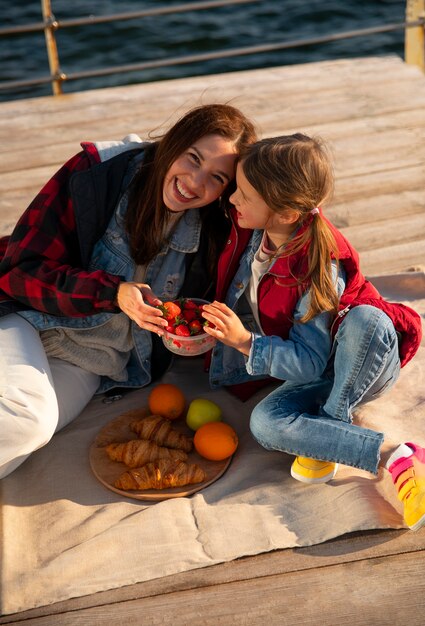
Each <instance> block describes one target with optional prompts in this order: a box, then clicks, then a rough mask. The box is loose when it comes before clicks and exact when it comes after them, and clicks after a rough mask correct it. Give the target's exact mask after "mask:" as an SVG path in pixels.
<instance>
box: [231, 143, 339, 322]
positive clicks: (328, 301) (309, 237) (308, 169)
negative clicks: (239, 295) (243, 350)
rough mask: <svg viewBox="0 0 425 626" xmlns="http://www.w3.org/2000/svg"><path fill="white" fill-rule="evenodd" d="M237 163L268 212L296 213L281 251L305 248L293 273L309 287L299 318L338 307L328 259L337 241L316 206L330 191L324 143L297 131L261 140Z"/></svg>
mask: <svg viewBox="0 0 425 626" xmlns="http://www.w3.org/2000/svg"><path fill="white" fill-rule="evenodd" d="M241 163H242V167H243V171H244V174H245V176H246V178H247V180H248V181H249V183H250V184H251V185H252V186H253V187H254V189H256V191H257V192H258V193H259V194H260V196H261V197H262V198H263V200H264V201H265V202H266V204H267V205H268V206H269V207H270V209H271V210H272V211H276V212H277V213H284V212H285V211H288V210H291V211H292V212H295V214H297V215H298V219H297V220H296V223H294V229H295V231H296V233H295V236H294V237H293V238H292V239H291V240H290V241H289V242H288V244H287V245H286V246H285V248H284V249H283V251H281V252H280V256H291V255H293V254H295V253H297V252H300V251H302V252H304V251H305V253H306V256H305V257H304V258H306V261H307V262H306V263H304V267H303V268H302V270H301V272H300V269H299V268H298V267H297V268H293V272H294V273H293V278H294V280H295V281H296V283H298V284H299V285H301V286H302V287H303V288H306V287H308V288H310V305H309V308H308V311H307V313H306V314H305V315H304V317H303V318H302V319H301V320H300V321H301V322H303V323H305V322H307V321H308V320H310V319H312V318H313V317H315V316H316V315H318V314H320V313H322V312H324V311H330V312H332V313H336V311H337V309H338V294H337V291H336V288H335V278H334V276H333V273H332V260H335V261H336V263H337V264H338V246H337V244H336V241H335V238H334V236H333V233H332V231H331V228H330V227H329V226H328V224H327V222H326V220H325V219H324V218H323V216H322V214H321V212H320V210H318V209H317V207H318V206H322V205H323V204H324V203H325V202H326V201H327V200H328V199H329V198H330V197H331V195H332V192H333V185H334V176H333V170H332V162H331V158H330V155H329V153H328V150H327V148H326V146H325V144H324V143H323V142H322V141H321V140H320V139H318V138H311V137H308V136H306V135H303V134H301V133H296V134H294V135H286V136H282V137H271V138H267V139H262V140H261V141H258V142H257V143H255V144H253V145H251V146H249V147H248V148H247V150H246V151H245V152H244V153H243V154H242V157H241Z"/></svg>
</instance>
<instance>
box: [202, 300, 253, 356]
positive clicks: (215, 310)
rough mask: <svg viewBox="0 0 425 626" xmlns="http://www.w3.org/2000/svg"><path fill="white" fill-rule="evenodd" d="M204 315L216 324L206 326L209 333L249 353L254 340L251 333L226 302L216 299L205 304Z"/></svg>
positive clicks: (228, 344)
mask: <svg viewBox="0 0 425 626" xmlns="http://www.w3.org/2000/svg"><path fill="white" fill-rule="evenodd" d="M202 316H203V317H205V319H206V320H208V321H209V322H211V323H212V324H214V326H215V328H213V327H211V326H204V330H205V332H206V333H208V335H211V336H212V337H215V338H216V339H218V340H219V341H221V342H222V343H224V344H225V345H226V346H230V347H231V348H236V350H239V352H242V354H245V355H246V356H248V355H249V351H250V349H251V342H252V338H251V333H250V332H249V330H247V329H246V328H245V327H244V325H243V324H242V322H241V320H240V319H239V317H238V316H237V315H236V313H234V312H233V311H232V309H229V307H228V306H227V305H226V304H223V302H217V301H216V300H214V302H212V303H211V304H204V306H203V308H202Z"/></svg>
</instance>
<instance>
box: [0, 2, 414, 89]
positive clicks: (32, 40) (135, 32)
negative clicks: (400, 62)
mask: <svg viewBox="0 0 425 626" xmlns="http://www.w3.org/2000/svg"><path fill="white" fill-rule="evenodd" d="M182 3H183V1H181V0H145V1H143V0H121V1H120V0H71V1H70V0H51V4H52V10H53V12H54V14H55V16H56V18H57V19H58V20H63V19H69V18H77V17H83V16H89V15H108V14H113V13H125V12H130V11H137V10H141V9H146V8H153V7H162V6H172V5H179V4H182ZM186 3H189V2H188V0H186ZM405 4H406V3H405V1H404V0H371V1H365V0H262V1H260V0H259V1H258V2H254V3H252V4H246V5H244V4H240V5H235V6H233V7H232V6H230V7H222V8H216V9H208V10H202V11H191V12H188V13H177V14H175V15H162V16H157V17H148V18H140V19H133V20H131V21H122V22H116V23H110V24H98V25H93V24H91V25H88V26H79V27H73V28H66V29H59V31H58V32H57V42H58V49H59V59H60V64H61V69H62V70H63V71H64V72H65V73H73V72H79V71H85V70H94V69H99V68H104V67H108V66H119V65H124V64H131V63H140V62H145V61H149V60H153V59H164V58H167V57H178V56H184V55H188V54H199V53H200V54H202V53H206V52H212V51H215V50H229V49H232V48H239V47H245V46H255V45H261V44H267V43H277V42H283V41H293V40H297V39H305V38H310V37H317V36H322V35H327V34H333V33H338V32H343V31H350V30H354V29H359V28H368V27H372V26H379V25H382V24H391V23H395V22H403V21H404V17H405V15H404V14H405ZM0 15H1V22H0V28H1V27H3V28H5V27H7V26H16V25H18V24H28V23H35V22H41V21H42V17H41V4H40V0H14V2H9V1H8V0H0ZM403 49H404V31H403V30H397V31H394V32H390V33H383V34H376V35H369V36H362V37H360V38H354V39H346V40H343V41H338V42H333V43H328V44H320V45H314V46H305V47H302V48H296V49H293V50H283V51H277V52H267V53H261V54H251V55H248V56H240V57H233V58H230V57H229V58H226V59H219V60H210V61H205V62H202V63H200V62H198V63H190V64H184V65H177V66H174V67H169V68H159V69H150V70H144V71H138V72H129V73H118V74H116V75H111V76H103V77H95V78H87V79H80V80H75V81H70V82H68V83H65V84H64V87H63V89H64V92H65V93H68V92H71V91H82V90H85V89H93V88H99V87H110V86H116V85H127V84H132V83H140V82H147V81H155V80H162V79H168V78H181V77H185V76H198V75H202V74H212V73H221V72H228V71H235V70H245V69H254V68H261V67H270V66H273V65H290V64H295V63H308V62H313V61H321V60H324V59H336V58H347V57H356V56H368V55H383V54H391V53H393V54H397V55H399V56H403ZM48 74H49V65H48V60H47V53H46V47H45V42H44V33H43V32H40V33H37V34H28V35H19V36H16V35H15V36H8V37H2V38H0V83H1V81H8V80H18V79H28V78H35V77H42V76H46V75H48ZM51 93H52V91H51V86H50V84H47V85H42V86H36V87H27V88H25V89H20V90H14V91H13V92H12V91H7V92H6V91H2V90H0V100H10V99H15V98H28V97H34V96H43V95H49V94H51Z"/></svg>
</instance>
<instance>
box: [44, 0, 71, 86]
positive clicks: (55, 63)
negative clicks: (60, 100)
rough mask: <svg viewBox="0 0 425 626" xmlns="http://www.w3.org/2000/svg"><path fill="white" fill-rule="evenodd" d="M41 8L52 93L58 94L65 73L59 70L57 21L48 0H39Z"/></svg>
mask: <svg viewBox="0 0 425 626" xmlns="http://www.w3.org/2000/svg"><path fill="white" fill-rule="evenodd" d="M41 10H42V12H43V19H44V36H45V38H46V48H47V56H48V59H49V67H50V75H51V77H52V89H53V95H54V96H59V95H61V94H62V93H63V91H62V81H63V79H64V78H65V75H64V74H62V72H61V71H60V67H59V55H58V48H57V45H56V38H55V30H56V29H57V27H58V23H57V21H56V19H55V16H54V15H53V13H52V7H51V4H50V0H41Z"/></svg>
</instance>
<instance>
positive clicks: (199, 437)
mask: <svg viewBox="0 0 425 626" xmlns="http://www.w3.org/2000/svg"><path fill="white" fill-rule="evenodd" d="M193 445H194V446H195V450H196V451H197V452H198V454H200V455H201V456H203V457H204V458H205V459H209V460H210V461H222V460H223V459H227V458H228V457H229V456H232V454H233V453H234V452H235V450H236V448H237V447H238V436H237V434H236V432H235V431H234V430H233V428H232V427H231V426H229V424H226V423H225V422H208V423H207V424H204V425H203V426H200V427H199V428H198V430H197V431H196V433H195V436H194V438H193Z"/></svg>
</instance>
